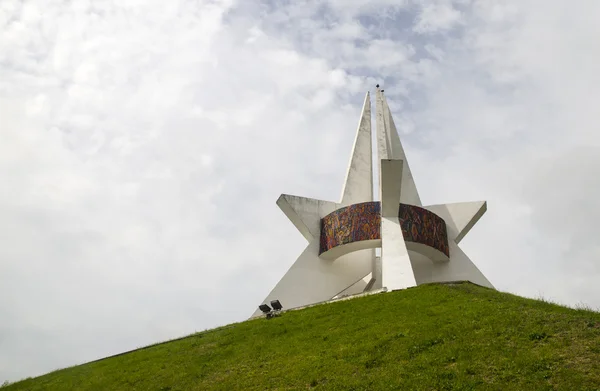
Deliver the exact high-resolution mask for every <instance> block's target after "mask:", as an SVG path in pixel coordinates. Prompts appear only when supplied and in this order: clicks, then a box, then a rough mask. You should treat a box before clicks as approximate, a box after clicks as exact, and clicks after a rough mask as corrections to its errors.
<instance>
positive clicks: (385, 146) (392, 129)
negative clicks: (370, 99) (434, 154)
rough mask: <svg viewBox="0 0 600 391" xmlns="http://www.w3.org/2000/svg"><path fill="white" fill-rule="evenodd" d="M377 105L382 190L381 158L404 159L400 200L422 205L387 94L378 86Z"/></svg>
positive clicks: (378, 153) (405, 202)
mask: <svg viewBox="0 0 600 391" xmlns="http://www.w3.org/2000/svg"><path fill="white" fill-rule="evenodd" d="M376 106H377V116H376V122H377V155H378V156H377V161H379V183H380V186H379V188H380V191H381V183H382V182H381V174H382V173H381V160H402V162H403V164H402V165H403V168H402V186H401V187H402V193H401V195H400V202H402V203H403V204H410V205H417V206H421V205H422V203H421V198H420V197H419V192H418V191H417V186H416V185H415V181H414V179H413V176H412V173H411V171H410V166H409V165H408V160H407V159H406V154H405V153H404V148H402V143H401V142H400V137H399V136H398V131H397V130H396V125H395V124H394V119H393V118H392V113H391V112H390V108H389V106H388V104H387V100H386V98H385V95H384V94H383V91H382V90H381V89H380V88H379V87H377V93H376ZM380 196H381V194H380Z"/></svg>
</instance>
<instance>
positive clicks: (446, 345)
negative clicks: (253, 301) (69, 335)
mask: <svg viewBox="0 0 600 391" xmlns="http://www.w3.org/2000/svg"><path fill="white" fill-rule="evenodd" d="M284 304H285V303H284ZM313 388H314V389H316V390H344V391H347V390H503V391H504V390H519V391H522V390H526V391H533V390H569V391H585V390H589V391H592V390H600V314H599V313H596V312H592V311H589V310H585V309H570V308H565V307H561V306H558V305H555V304H551V303H547V302H544V301H538V300H530V299H524V298H521V297H518V296H513V295H510V294H506V293H500V292H497V291H494V290H490V289H486V288H481V287H478V286H475V285H472V284H468V283H464V284H457V285H423V286H419V287H416V288H412V289H407V290H404V291H397V292H392V293H384V294H376V295H371V296H366V297H362V298H357V299H354V300H347V301H340V302H336V303H332V304H327V305H319V306H315V307H311V308H308V309H304V310H299V311H290V312H287V313H284V314H283V315H282V316H281V317H278V318H274V319H271V320H266V319H256V320H251V321H247V322H243V323H238V324H235V325H233V326H231V327H225V328H222V329H219V330H214V331H209V332H204V333H198V334H194V335H192V336H190V337H187V338H183V339H179V340H175V341H172V342H168V343H165V344H158V345H155V346H151V347H148V348H144V349H140V350H137V351H135V352H132V353H127V354H124V355H120V356H117V357H112V358H108V359H105V360H100V361H96V362H93V363H88V364H84V365H80V366H76V367H72V368H67V369H62V370H59V371H55V372H52V373H49V374H47V375H44V376H41V377H38V378H35V379H27V380H24V381H21V382H18V383H14V384H12V385H9V386H7V387H6V388H3V389H2V391H5V390H6V391H9V390H10V391H13V390H155V391H161V390H162V391H167V390H169V391H176V390H306V389H313Z"/></svg>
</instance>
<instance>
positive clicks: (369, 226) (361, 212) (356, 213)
mask: <svg viewBox="0 0 600 391" xmlns="http://www.w3.org/2000/svg"><path fill="white" fill-rule="evenodd" d="M366 240H381V204H380V203H379V202H377V201H372V202H363V203H360V204H354V205H349V206H346V207H344V208H340V209H338V210H336V211H334V212H331V213H330V214H328V215H327V216H325V217H323V218H322V219H321V243H320V248H319V255H321V254H323V253H325V252H327V251H329V250H331V249H333V248H335V247H338V246H341V245H344V244H349V243H354V242H360V241H366Z"/></svg>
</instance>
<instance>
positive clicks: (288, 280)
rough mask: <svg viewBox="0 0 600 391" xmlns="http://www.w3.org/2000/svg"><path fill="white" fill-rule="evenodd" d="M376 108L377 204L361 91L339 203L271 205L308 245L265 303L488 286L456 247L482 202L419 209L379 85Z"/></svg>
mask: <svg viewBox="0 0 600 391" xmlns="http://www.w3.org/2000/svg"><path fill="white" fill-rule="evenodd" d="M375 103H376V117H375V119H376V125H377V126H376V128H377V162H378V170H379V186H378V191H379V200H380V201H375V197H374V194H373V163H372V161H373V159H372V156H373V149H372V137H371V101H370V94H369V93H367V95H366V97H365V101H364V105H363V109H362V114H361V117H360V120H359V124H358V130H357V132H356V139H355V141H354V147H353V150H352V155H351V158H350V163H349V165H348V172H347V174H346V181H345V182H344V188H343V190H342V195H341V198H340V200H339V201H338V202H332V201H323V200H319V199H313V198H305V197H300V196H293V195H288V194H282V195H281V196H280V197H279V199H278V200H277V205H278V206H279V208H281V210H282V211H283V213H285V215H286V216H287V217H288V218H289V219H290V221H291V222H292V223H293V224H294V225H295V226H296V228H297V229H298V231H300V233H301V234H302V235H303V236H304V237H305V238H306V240H307V241H308V244H307V246H306V248H305V249H304V251H303V252H302V253H301V254H300V256H299V257H298V259H297V260H296V262H294V264H293V265H292V266H291V267H290V269H289V270H288V271H287V273H285V275H284V276H283V277H282V278H281V280H280V281H279V282H278V283H277V285H275V287H274V288H273V290H272V291H271V293H269V295H268V296H267V297H266V298H265V300H264V301H263V303H269V302H270V301H271V300H275V299H277V300H280V301H281V303H282V304H283V305H284V306H285V308H288V309H290V308H296V307H302V306H306V305H310V304H314V303H319V302H324V301H328V300H331V299H333V298H336V297H340V296H344V295H352V294H357V293H361V292H369V291H373V290H377V289H380V288H384V287H385V288H387V289H388V290H396V289H404V288H409V287H412V286H417V285H420V284H425V283H432V282H451V281H470V282H473V283H475V284H478V285H482V286H486V287H490V288H493V286H492V284H491V283H490V282H489V281H488V279H487V278H486V277H485V276H484V275H483V274H482V273H481V272H480V271H479V269H477V267H476V266H475V265H474V264H473V262H472V261H471V260H470V259H469V257H468V256H467V255H466V254H465V253H464V252H463V251H462V250H461V249H460V247H459V246H458V244H459V243H460V241H461V240H462V238H464V237H465V235H466V234H467V233H468V232H469V230H470V229H471V228H472V227H473V225H475V223H476V222H477V221H478V220H479V219H480V218H481V216H482V215H483V214H484V213H485V211H486V208H487V204H486V202H485V201H478V202H462V203H453V204H440V205H428V206H423V205H422V203H421V199H420V197H419V192H418V191H417V187H416V186H415V182H414V180H413V176H412V173H411V171H410V166H409V164H408V161H407V159H406V155H405V153H404V149H403V148H402V144H401V142H400V137H399V136H398V132H397V131H396V126H395V125H394V120H393V119H392V115H391V113H390V109H389V107H388V104H387V100H386V98H385V95H384V91H383V90H381V89H380V88H379V85H378V86H377V91H376V98H375ZM377 249H380V254H378V253H377ZM259 314H260V310H257V311H256V312H255V313H254V315H253V316H256V315H259Z"/></svg>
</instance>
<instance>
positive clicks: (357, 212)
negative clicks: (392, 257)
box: [319, 201, 450, 261]
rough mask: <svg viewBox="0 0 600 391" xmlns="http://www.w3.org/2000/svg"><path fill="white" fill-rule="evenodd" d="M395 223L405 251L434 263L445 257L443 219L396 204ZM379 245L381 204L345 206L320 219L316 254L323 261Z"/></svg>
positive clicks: (405, 205)
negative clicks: (424, 256)
mask: <svg viewBox="0 0 600 391" xmlns="http://www.w3.org/2000/svg"><path fill="white" fill-rule="evenodd" d="M398 220H399V223H400V226H401V227H402V234H403V236H404V240H405V241H406V242H408V243H407V247H408V249H409V250H414V251H417V252H420V253H423V254H424V255H427V256H428V257H430V258H431V259H432V260H436V261H437V260H447V259H448V258H449V256H450V252H449V246H448V233H447V230H446V222H445V221H444V219H442V218H441V217H439V216H438V215H436V214H435V213H433V212H431V211H428V210H427V209H424V208H421V207H418V206H414V205H408V204H400V205H399V210H398ZM380 246H381V203H379V202H377V201H372V202H363V203H360V204H354V205H349V206H346V207H344V208H340V209H338V210H336V211H334V212H331V213H330V214H328V215H327V216H325V217H323V218H322V219H321V237H320V247H319V255H320V256H322V257H323V258H325V259H336V258H337V257H339V256H341V255H344V254H347V253H349V252H352V251H357V250H361V249H365V248H376V247H380ZM431 250H434V251H431ZM435 250H437V251H435ZM438 252H439V253H440V254H437V253H438Z"/></svg>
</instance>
